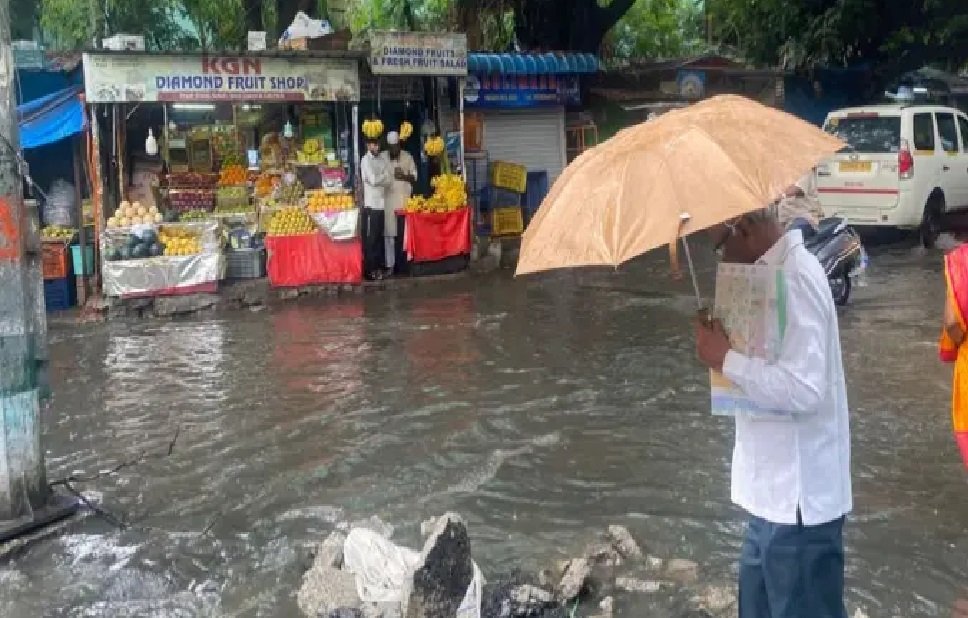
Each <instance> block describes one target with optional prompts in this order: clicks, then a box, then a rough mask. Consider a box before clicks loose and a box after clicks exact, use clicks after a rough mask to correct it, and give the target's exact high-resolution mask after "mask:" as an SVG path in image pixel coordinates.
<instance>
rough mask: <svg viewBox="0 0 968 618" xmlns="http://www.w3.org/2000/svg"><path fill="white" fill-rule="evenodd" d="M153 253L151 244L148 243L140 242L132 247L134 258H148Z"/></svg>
mask: <svg viewBox="0 0 968 618" xmlns="http://www.w3.org/2000/svg"><path fill="white" fill-rule="evenodd" d="M150 254H151V245H149V244H147V243H143V242H142V243H138V244H137V245H135V246H134V247H133V248H132V249H131V257H133V258H146V257H148V256H149V255H150Z"/></svg>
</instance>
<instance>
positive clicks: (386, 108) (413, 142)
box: [361, 31, 471, 275]
mask: <svg viewBox="0 0 968 618" xmlns="http://www.w3.org/2000/svg"><path fill="white" fill-rule="evenodd" d="M367 49H368V54H369V58H368V62H367V64H366V66H365V67H363V69H362V70H361V89H362V99H363V101H362V103H361V109H362V110H363V111H362V114H363V116H364V117H365V118H366V119H367V120H368V122H364V123H363V133H364V135H366V136H368V137H375V136H379V135H381V134H382V133H383V132H384V131H397V130H398V129H397V127H401V129H400V136H401V140H402V148H403V149H404V150H406V151H408V152H410V154H411V155H412V156H413V157H414V159H415V161H417V162H418V169H419V178H418V182H417V183H416V184H415V187H414V193H413V197H411V198H410V199H409V200H408V201H407V202H406V203H405V205H404V211H403V212H399V213H398V215H399V216H398V220H399V223H398V226H397V227H398V232H400V233H399V234H398V242H397V247H398V256H397V260H396V261H397V264H398V270H399V264H400V263H401V262H402V263H404V264H405V265H406V268H407V271H408V272H409V273H410V274H412V275H422V274H439V273H444V272H452V271H454V270H459V269H462V268H464V267H466V265H467V261H468V257H469V253H470V245H471V243H470V240H471V236H470V232H471V214H470V209H469V208H468V193H467V188H466V178H465V175H464V158H463V139H462V131H461V128H460V124H457V123H451V124H447V123H446V122H444V117H443V116H442V114H441V110H442V109H443V108H445V107H447V106H448V101H447V100H448V98H451V97H450V95H455V96H454V97H452V98H454V99H456V100H460V97H458V96H456V93H457V92H458V91H459V90H460V89H461V88H462V87H463V83H464V78H465V77H466V76H467V57H468V55H467V37H466V36H465V35H463V34H460V33H417V32H388V31H372V32H370V33H369V35H368V40H367ZM403 128H406V134H412V136H413V137H409V136H408V137H409V138H408V139H405V138H404V135H405V132H404V131H403ZM401 228H402V231H401Z"/></svg>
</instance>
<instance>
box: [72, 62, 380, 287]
mask: <svg viewBox="0 0 968 618" xmlns="http://www.w3.org/2000/svg"><path fill="white" fill-rule="evenodd" d="M358 55H359V54H356V53H351V52H291V53H279V52H265V53H249V54H246V55H244V56H231V57H217V58H216V57H211V56H205V55H201V54H178V55H174V54H153V53H145V52H136V53H115V52H97V53H91V54H86V55H85V89H86V91H87V92H88V93H89V95H88V99H87V100H88V103H89V105H90V114H91V117H92V123H91V124H92V127H93V128H92V132H94V133H98V132H99V129H98V118H99V117H100V118H105V117H108V116H107V112H108V111H110V112H111V114H110V117H111V119H112V120H111V122H112V126H111V127H110V130H108V131H104V132H106V133H109V134H110V137H111V141H112V143H111V144H110V147H111V148H112V149H113V150H112V151H111V152H110V153H108V152H107V148H101V150H104V151H105V152H100V153H99V156H98V157H97V159H98V161H96V163H100V165H97V164H95V165H92V166H91V167H92V170H94V172H95V175H96V176H97V181H98V182H97V184H101V183H103V184H104V185H105V190H104V191H103V192H101V193H100V194H99V195H98V199H97V201H98V208H97V215H96V216H97V218H99V219H100V221H101V225H100V226H99V230H98V232H99V238H100V243H99V254H100V262H101V269H102V272H101V275H102V290H103V292H104V294H105V295H106V296H120V297H131V296H145V295H169V294H183V293H192V292H210V291H214V290H215V289H217V285H218V281H220V280H221V279H223V278H228V279H241V278H257V277H262V276H266V274H268V276H269V280H270V283H272V284H273V285H274V286H289V285H310V284H325V283H357V282H359V281H361V279H362V277H361V274H358V272H359V271H361V270H362V250H361V243H360V240H359V234H358V230H357V226H355V225H353V226H348V225H347V224H346V222H347V221H349V220H352V219H354V218H358V210H357V208H356V203H355V200H354V199H353V192H352V182H351V180H350V179H352V178H353V176H354V173H353V170H354V167H355V160H356V159H357V158H358V150H357V146H356V145H355V144H356V143H357V142H358V139H356V133H357V129H356V128H355V124H356V123H355V122H354V119H355V118H356V117H357V114H358V112H357V102H358V101H359V75H358V58H357V56H358ZM119 84H125V85H124V86H119ZM142 139H143V140H144V142H143V143H144V150H143V151H141V150H140V146H141V143H142ZM92 141H100V142H101V143H102V146H103V145H104V144H103V143H104V142H105V141H106V140H104V139H101V140H92ZM132 154H133V155H134V156H140V157H142V158H143V159H147V160H149V161H152V160H153V161H156V162H157V166H156V168H152V171H151V172H150V173H148V172H145V171H144V170H145V169H147V166H146V167H145V168H139V169H138V170H125V169H124V168H125V165H126V162H127V161H128V156H130V155H132ZM125 155H128V156H125ZM105 163H106V164H105ZM105 170H112V172H113V171H115V170H116V174H115V173H112V174H107V175H105V173H104V171H105Z"/></svg>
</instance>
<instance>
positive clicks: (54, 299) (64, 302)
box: [44, 277, 77, 311]
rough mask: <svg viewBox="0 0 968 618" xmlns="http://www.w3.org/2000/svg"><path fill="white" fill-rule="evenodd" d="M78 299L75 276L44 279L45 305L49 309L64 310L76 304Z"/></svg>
mask: <svg viewBox="0 0 968 618" xmlns="http://www.w3.org/2000/svg"><path fill="white" fill-rule="evenodd" d="M76 299H77V289H76V288H75V284H74V277H63V278H61V279H50V280H45V281H44V305H46V307H47V311H63V310H64V309H70V308H71V307H73V306H74V304H75V303H76Z"/></svg>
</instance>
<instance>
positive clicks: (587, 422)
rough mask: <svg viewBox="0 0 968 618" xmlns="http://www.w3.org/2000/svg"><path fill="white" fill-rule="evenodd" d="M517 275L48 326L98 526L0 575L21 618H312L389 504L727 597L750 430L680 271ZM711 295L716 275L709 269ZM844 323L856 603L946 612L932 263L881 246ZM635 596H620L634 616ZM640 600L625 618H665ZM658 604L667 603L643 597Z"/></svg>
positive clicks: (952, 583)
mask: <svg viewBox="0 0 968 618" xmlns="http://www.w3.org/2000/svg"><path fill="white" fill-rule="evenodd" d="M667 270H668V267H667V262H666V259H665V256H664V255H659V256H656V257H654V258H652V259H650V260H647V261H644V262H642V263H636V264H634V265H632V266H630V267H628V268H627V269H624V271H623V272H621V273H611V272H608V273H601V272H598V273H582V274H576V273H565V274H560V275H554V276H550V277H544V278H538V279H534V280H523V281H521V280H517V281H516V280H513V279H512V278H511V277H510V275H509V274H507V273H502V274H498V275H494V276H491V277H484V278H478V277H468V278H466V279H463V280H459V281H454V282H450V283H441V284H431V285H426V286H420V287H416V288H412V289H405V290H398V291H390V292H386V293H374V294H365V295H358V296H351V297H340V298H338V299H332V300H327V299H315V300H312V301H307V302H302V303H298V304H289V305H285V306H280V307H275V308H272V309H269V310H266V311H263V312H259V313H252V312H238V313H226V314H221V315H219V316H217V317H215V318H205V319H194V320H185V321H178V322H162V321H146V322H132V323H107V324H100V325H82V326H65V325H54V326H52V327H51V333H50V342H51V357H52V369H51V380H52V388H53V391H54V400H53V403H52V408H51V412H50V415H49V416H48V418H47V419H46V442H45V448H46V450H47V453H48V456H47V457H48V460H47V461H48V470H49V476H50V478H51V479H52V480H53V479H56V478H60V477H63V476H66V475H68V474H72V473H77V474H81V473H84V474H91V473H95V472H97V471H98V470H101V469H104V468H109V467H112V466H113V465H115V464H116V463H118V462H120V461H123V460H128V459H133V458H136V457H138V455H139V454H140V453H141V452H143V451H148V452H152V453H153V452H163V451H165V450H166V449H167V447H168V443H169V441H170V440H171V438H172V436H173V434H174V433H175V431H176V429H178V428H180V435H179V437H178V441H177V444H176V447H175V449H174V453H173V454H172V456H171V457H167V458H153V459H149V460H147V461H145V462H144V463H142V464H141V465H138V466H135V467H132V468H127V469H125V470H122V471H121V472H120V473H119V474H117V475H113V476H108V477H104V478H101V479H99V480H98V481H96V482H94V483H89V484H87V485H81V486H79V488H81V489H83V490H88V491H94V492H99V493H100V494H101V497H102V500H103V503H102V504H103V506H104V507H105V508H106V509H108V510H110V511H111V512H113V513H117V514H119V515H122V516H123V517H125V518H126V519H128V520H131V521H134V522H136V524H135V525H134V526H133V527H132V528H130V529H129V530H126V531H123V532H119V531H117V530H116V529H115V528H114V527H113V526H111V525H110V524H109V523H107V522H105V521H103V520H101V519H98V518H93V517H92V518H88V519H86V520H84V521H82V522H80V523H78V524H76V525H74V526H72V527H71V528H69V529H68V530H67V531H66V533H65V534H64V535H63V536H61V537H59V538H57V539H55V540H50V541H45V542H43V543H41V544H38V545H36V546H34V547H32V548H31V549H30V550H29V551H27V552H26V553H24V554H22V555H20V556H17V557H16V558H14V559H13V560H11V561H10V562H9V563H7V564H5V565H3V566H2V567H0V582H2V586H0V615H2V616H9V617H15V616H25V617H34V616H144V615H162V616H196V615H218V616H222V615H233V616H235V615H241V616H294V615H297V611H298V610H297V609H296V605H295V601H294V598H293V595H294V593H295V591H296V589H297V588H298V586H299V581H300V578H301V575H302V572H303V570H304V569H305V568H306V566H307V564H306V558H305V556H306V548H308V547H309V546H311V545H312V544H313V543H315V542H318V541H319V540H321V539H322V538H323V536H324V535H325V534H327V533H328V532H329V531H330V530H331V529H332V528H333V527H334V525H335V524H336V523H337V522H339V521H352V520H356V519H361V518H366V517H369V516H370V515H374V514H375V515H378V516H380V517H381V518H382V519H383V520H385V521H387V522H389V523H392V524H393V525H394V526H396V532H395V534H394V539H395V540H396V541H397V542H401V543H404V544H407V545H410V546H417V545H419V544H420V540H419V525H420V522H422V521H423V520H425V519H427V518H428V517H430V516H432V515H438V514H441V513H443V512H444V511H447V510H453V511H458V512H460V513H461V514H462V515H463V516H464V517H465V518H466V520H467V521H468V525H469V529H470V532H471V536H472V540H473V544H474V555H475V557H476V559H477V560H478V561H479V562H480V564H481V566H482V568H483V569H484V570H485V573H497V572H501V571H504V570H508V569H511V568H512V567H515V566H522V567H525V568H535V569H537V568H541V567H544V566H547V565H548V564H550V563H551V562H552V561H554V560H556V559H559V558H564V557H568V556H572V555H575V554H577V553H579V552H580V551H581V550H582V549H583V548H584V546H585V545H586V544H587V543H588V542H589V541H591V540H592V538H593V536H594V535H595V534H596V533H597V532H598V531H599V530H602V529H603V528H604V527H606V526H607V525H608V524H612V523H619V524H624V525H627V526H628V527H629V529H630V530H631V531H632V533H633V534H634V535H635V536H636V537H637V538H638V539H639V540H640V541H641V542H642V544H643V545H644V546H646V547H647V548H648V550H649V551H650V552H652V553H655V554H657V555H661V556H679V557H686V558H691V559H693V560H696V561H698V562H699V563H700V564H701V565H702V578H703V580H706V581H709V582H713V583H730V582H732V580H733V578H734V575H733V569H734V562H735V559H736V556H737V553H738V548H739V543H740V540H741V535H742V532H743V517H742V515H741V513H739V512H738V511H737V510H736V509H735V508H734V507H732V506H731V504H730V502H729V478H728V473H729V469H728V464H729V457H730V452H731V448H732V424H731V422H730V421H728V420H722V419H715V418H712V417H711V416H710V415H709V404H708V396H709V395H708V377H707V375H706V373H705V372H704V371H702V370H701V369H700V368H699V365H698V363H696V362H695V360H694V353H693V339H692V335H691V326H690V324H689V320H690V318H691V315H692V313H693V311H694V303H693V300H692V298H691V296H690V294H689V289H688V287H686V284H685V282H677V283H672V282H670V280H669V277H668V275H667ZM704 278H705V280H706V282H705V289H706V290H710V291H711V290H712V283H711V280H712V266H711V262H708V263H707V264H706V267H705V268H704ZM869 282H870V286H869V287H866V288H863V289H859V290H857V291H856V296H855V300H854V302H853V304H852V306H851V307H850V308H849V309H848V310H847V311H846V312H845V313H844V314H843V315H842V318H841V320H842V321H841V329H842V337H843V349H844V354H845V363H846V371H847V378H848V389H849V394H850V402H851V413H852V418H851V422H852V430H853V446H854V452H853V472H854V489H855V500H854V502H855V512H854V515H853V517H852V519H851V521H850V522H849V524H848V527H847V542H848V557H849V561H848V585H849V594H848V602H849V605H850V606H851V607H855V606H860V607H864V608H865V609H866V610H867V611H868V613H869V614H870V615H871V616H872V617H877V616H888V617H893V616H900V617H908V616H945V617H948V616H950V615H951V611H952V607H953V606H954V604H955V602H956V600H957V599H958V598H959V597H963V598H968V482H966V478H965V475H964V473H963V471H962V468H961V463H960V461H959V457H958V454H957V452H956V448H955V447H954V444H953V440H952V437H951V429H950V407H949V405H950V404H949V393H950V370H949V369H947V368H945V367H943V366H941V364H940V363H939V362H938V360H937V352H936V341H937V336H938V333H939V323H940V318H941V309H942V300H943V293H944V291H943V284H942V275H941V262H940V256H939V254H938V253H931V254H928V255H926V256H918V255H915V254H912V252H911V251H910V250H909V249H907V248H903V247H900V248H889V249H881V250H878V251H875V252H874V255H873V268H872V272H871V273H870V276H869ZM623 603H624V606H623ZM645 603H646V602H645V601H644V600H643V601H642V604H640V605H639V606H638V607H636V608H632V607H630V606H629V604H628V600H626V601H624V602H621V603H619V606H618V607H617V609H618V610H619V612H618V613H619V614H620V615H627V616H645V615H656V616H662V615H664V614H663V612H662V608H661V600H659V601H655V603H658V604H659V605H656V606H652V605H649V606H648V607H649V608H650V609H649V610H648V611H646V610H643V606H644V605H645ZM650 603H652V602H651V601H650Z"/></svg>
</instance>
